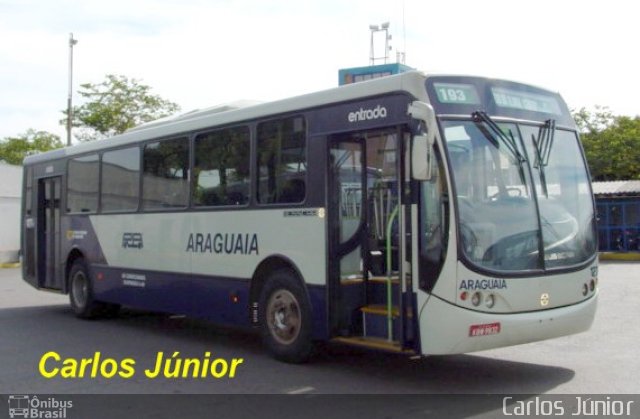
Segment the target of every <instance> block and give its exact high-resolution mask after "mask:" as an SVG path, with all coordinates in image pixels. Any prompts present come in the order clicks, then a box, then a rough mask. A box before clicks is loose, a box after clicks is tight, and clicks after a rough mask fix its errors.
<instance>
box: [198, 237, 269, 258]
mask: <svg viewBox="0 0 640 419" xmlns="http://www.w3.org/2000/svg"><path fill="white" fill-rule="evenodd" d="M186 251H187V252H193V253H217V254H222V253H224V254H227V255H258V254H259V250H258V235H257V234H255V233H244V234H243V233H224V234H223V233H215V234H213V233H191V234H189V240H188V241H187V249H186Z"/></svg>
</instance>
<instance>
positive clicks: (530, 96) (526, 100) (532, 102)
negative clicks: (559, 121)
mask: <svg viewBox="0 0 640 419" xmlns="http://www.w3.org/2000/svg"><path fill="white" fill-rule="evenodd" d="M491 94H492V95H493V100H494V101H495V103H496V105H498V106H500V107H502V108H511V109H519V110H523V111H533V112H542V113H548V114H554V115H561V114H562V111H561V110H560V104H559V103H558V101H557V100H556V98H555V97H553V96H548V95H541V94H537V93H530V92H522V91H518V90H513V89H505V88H504V87H492V88H491Z"/></svg>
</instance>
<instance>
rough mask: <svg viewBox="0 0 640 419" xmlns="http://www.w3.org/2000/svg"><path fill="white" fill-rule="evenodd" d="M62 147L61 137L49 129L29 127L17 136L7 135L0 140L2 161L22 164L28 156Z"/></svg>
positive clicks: (0, 158) (0, 157) (0, 159)
mask: <svg viewBox="0 0 640 419" xmlns="http://www.w3.org/2000/svg"><path fill="white" fill-rule="evenodd" d="M60 147H62V141H61V140H60V137H59V136H57V135H55V134H52V133H50V132H47V131H36V130H34V129H28V130H27V131H26V132H25V133H24V134H20V135H18V136H16V137H5V138H4V139H3V140H2V141H1V142H0V161H4V162H6V163H9V164H16V165H20V164H22V161H23V160H24V158H25V157H26V156H30V155H32V154H38V153H42V152H45V151H49V150H54V149H56V148H60Z"/></svg>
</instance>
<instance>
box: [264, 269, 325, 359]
mask: <svg viewBox="0 0 640 419" xmlns="http://www.w3.org/2000/svg"><path fill="white" fill-rule="evenodd" d="M259 307H260V309H259V313H260V327H261V331H262V340H263V342H264V344H265V346H266V347H267V349H268V350H269V352H271V354H273V356H274V357H275V358H277V359H279V360H281V361H285V362H293V363H300V362H304V361H306V360H307V359H308V358H309V356H310V355H311V352H312V349H313V343H312V341H311V309H310V305H309V302H308V300H307V296H306V293H305V292H304V289H303V288H302V286H301V285H300V283H299V281H298V279H297V278H296V276H295V275H293V273H291V271H289V270H279V271H275V272H274V273H272V274H271V275H270V276H269V278H268V279H267V282H266V284H265V285H264V288H263V289H262V293H261V294H260V304H259Z"/></svg>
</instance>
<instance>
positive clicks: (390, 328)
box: [386, 205, 400, 341]
mask: <svg viewBox="0 0 640 419" xmlns="http://www.w3.org/2000/svg"><path fill="white" fill-rule="evenodd" d="M399 208H400V206H399V205H396V207H395V208H394V209H393V211H392V212H391V215H390V216H389V221H387V240H386V247H387V340H389V341H392V340H393V316H392V311H391V309H392V308H393V305H392V304H391V227H392V225H393V221H394V220H395V218H396V217H397V216H398V209H399Z"/></svg>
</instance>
